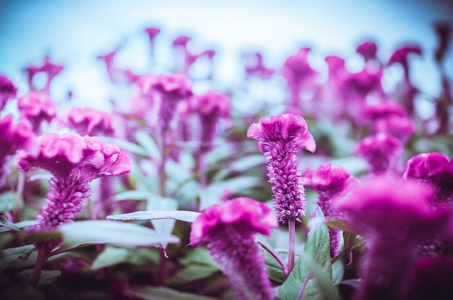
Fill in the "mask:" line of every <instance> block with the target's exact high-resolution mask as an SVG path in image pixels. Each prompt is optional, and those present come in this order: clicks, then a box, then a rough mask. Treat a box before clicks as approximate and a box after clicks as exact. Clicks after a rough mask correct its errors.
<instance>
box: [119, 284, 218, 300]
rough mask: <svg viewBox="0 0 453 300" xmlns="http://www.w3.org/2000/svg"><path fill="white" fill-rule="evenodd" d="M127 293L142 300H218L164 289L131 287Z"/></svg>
mask: <svg viewBox="0 0 453 300" xmlns="http://www.w3.org/2000/svg"><path fill="white" fill-rule="evenodd" d="M127 292H129V293H130V294H132V295H133V296H134V297H136V298H138V299H144V300H168V299H172V300H218V299H216V298H211V297H207V296H201V295H195V294H190V293H183V292H178V291H175V290H172V289H169V288H165V287H151V286H144V287H133V288H130V289H128V290H127Z"/></svg>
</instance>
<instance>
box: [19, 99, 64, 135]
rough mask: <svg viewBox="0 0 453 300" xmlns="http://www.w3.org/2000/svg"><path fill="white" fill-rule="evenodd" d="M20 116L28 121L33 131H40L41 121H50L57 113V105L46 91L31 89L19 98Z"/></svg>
mask: <svg viewBox="0 0 453 300" xmlns="http://www.w3.org/2000/svg"><path fill="white" fill-rule="evenodd" d="M17 106H18V108H19V111H20V117H21V119H23V120H27V121H28V122H30V124H31V126H32V128H33V131H34V132H36V133H39V132H40V127H41V123H42V122H44V121H46V122H49V123H50V122H51V121H52V120H53V118H55V116H56V114H57V106H56V104H55V102H54V101H53V100H52V99H51V98H50V96H49V95H48V94H47V93H44V92H42V91H31V92H29V93H27V94H26V95H25V96H23V97H21V98H19V101H18V102H17Z"/></svg>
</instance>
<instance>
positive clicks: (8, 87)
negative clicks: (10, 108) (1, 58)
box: [0, 75, 17, 111]
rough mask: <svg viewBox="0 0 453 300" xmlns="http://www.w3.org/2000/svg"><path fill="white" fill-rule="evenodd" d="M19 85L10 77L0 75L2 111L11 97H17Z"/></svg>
mask: <svg viewBox="0 0 453 300" xmlns="http://www.w3.org/2000/svg"><path fill="white" fill-rule="evenodd" d="M16 94H17V87H16V86H15V85H14V84H13V83H12V82H11V80H9V79H8V77H5V76H2V75H0V111H2V110H3V108H4V107H5V104H6V102H7V101H8V100H9V99H13V98H15V97H16Z"/></svg>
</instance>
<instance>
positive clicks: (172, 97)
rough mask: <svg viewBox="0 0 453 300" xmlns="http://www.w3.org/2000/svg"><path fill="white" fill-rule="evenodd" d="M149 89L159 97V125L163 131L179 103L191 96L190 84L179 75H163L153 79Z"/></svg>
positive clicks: (176, 110)
mask: <svg viewBox="0 0 453 300" xmlns="http://www.w3.org/2000/svg"><path fill="white" fill-rule="evenodd" d="M151 88H152V89H153V90H154V91H155V92H157V94H158V95H159V97H160V107H159V123H160V125H161V126H162V128H163V129H164V130H166V129H169V128H170V127H171V122H172V120H173V119H174V116H176V115H177V113H178V104H179V102H180V101H182V100H185V99H188V98H189V97H190V96H192V82H191V81H190V80H189V79H188V78H187V77H186V76H184V75H181V74H164V75H159V76H157V77H156V78H155V81H153V82H152V85H151Z"/></svg>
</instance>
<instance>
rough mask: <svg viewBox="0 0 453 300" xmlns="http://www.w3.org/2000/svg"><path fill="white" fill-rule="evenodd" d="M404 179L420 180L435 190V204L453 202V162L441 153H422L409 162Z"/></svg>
mask: <svg viewBox="0 0 453 300" xmlns="http://www.w3.org/2000/svg"><path fill="white" fill-rule="evenodd" d="M403 178H404V179H419V180H420V181H422V182H425V183H428V184H429V185H431V186H432V187H433V188H434V191H435V199H434V203H436V204H440V203H446V202H451V201H453V184H452V182H453V162H452V160H450V159H449V158H448V157H447V156H446V155H445V154H442V153H440V152H431V153H421V154H418V155H416V156H414V157H412V158H411V159H409V161H408V162H407V166H406V170H405V171H404V174H403Z"/></svg>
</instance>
